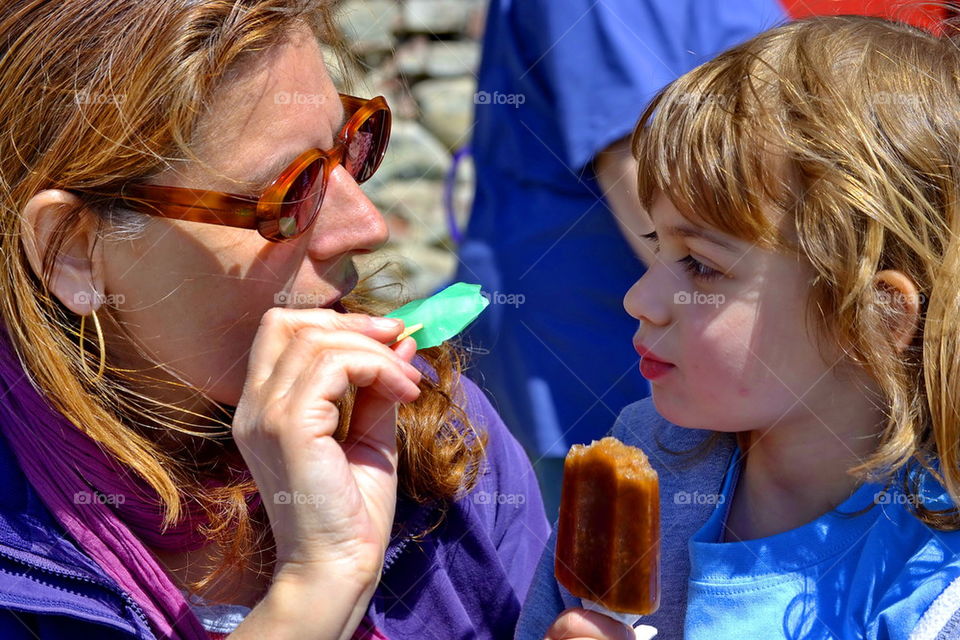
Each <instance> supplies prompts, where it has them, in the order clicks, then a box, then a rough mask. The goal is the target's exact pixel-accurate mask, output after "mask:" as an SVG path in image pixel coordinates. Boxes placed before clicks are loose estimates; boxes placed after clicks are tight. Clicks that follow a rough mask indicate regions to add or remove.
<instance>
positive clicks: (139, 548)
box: [0, 328, 256, 640]
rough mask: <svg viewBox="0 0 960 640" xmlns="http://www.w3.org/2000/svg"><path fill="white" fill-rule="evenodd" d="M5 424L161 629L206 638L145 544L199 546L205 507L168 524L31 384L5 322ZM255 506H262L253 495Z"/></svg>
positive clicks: (152, 500) (98, 554)
mask: <svg viewBox="0 0 960 640" xmlns="http://www.w3.org/2000/svg"><path fill="white" fill-rule="evenodd" d="M0 392H2V393H3V402H0V428H2V429H3V432H4V434H5V435H6V437H7V439H8V440H9V442H10V446H11V448H12V449H13V452H14V454H15V455H16V457H17V460H18V461H19V463H20V466H21V468H22V469H23V472H24V474H25V475H26V477H27V480H28V481H29V482H30V484H31V485H32V486H33V488H34V489H35V490H36V491H37V493H38V494H39V495H40V498H41V499H42V500H43V502H44V504H45V505H46V506H47V508H48V509H50V511H51V512H52V513H53V515H54V516H55V517H56V519H57V520H58V521H59V522H60V523H61V524H62V525H63V527H64V528H65V529H66V530H67V531H68V532H69V533H70V534H71V535H72V536H73V537H74V538H75V539H76V540H77V542H79V543H80V546H81V548H82V549H83V550H84V551H85V552H86V553H87V554H88V555H89V556H91V557H92V558H93V559H94V560H95V561H96V562H97V564H99V565H100V567H102V568H103V570H104V571H106V573H107V574H108V575H110V576H111V577H112V578H113V579H114V580H116V582H117V583H118V584H119V585H120V587H121V588H122V589H123V590H124V591H126V592H127V593H129V594H130V595H131V596H132V597H133V598H134V600H136V602H137V603H138V604H139V605H140V606H141V607H142V608H143V610H144V612H145V613H146V615H147V619H148V620H149V621H150V624H151V626H152V628H153V631H154V633H156V634H157V635H158V636H160V637H163V638H172V639H175V640H206V639H207V638H208V635H207V632H206V631H205V630H204V629H203V627H202V626H201V625H200V622H199V620H197V618H196V616H195V615H193V613H192V611H191V610H190V605H189V604H188V603H187V601H186V599H185V598H184V597H183V594H181V593H180V591H179V590H178V589H177V587H176V585H174V584H173V582H172V581H171V579H170V577H169V576H168V574H167V572H166V571H165V570H164V569H163V567H162V566H161V565H160V564H159V563H158V561H157V560H156V558H155V557H154V556H153V554H152V553H151V552H150V551H149V550H148V549H147V547H146V546H145V545H144V543H146V544H147V545H150V546H152V547H156V548H162V549H178V550H183V549H197V548H199V547H201V546H203V544H204V542H205V541H204V539H203V537H202V536H201V535H199V534H198V533H197V526H198V524H199V523H202V522H204V519H205V515H204V514H203V511H202V509H201V508H200V506H199V505H198V504H197V503H196V502H193V501H185V502H184V508H185V509H187V513H186V516H185V517H184V518H182V519H181V521H180V522H179V523H177V525H176V526H174V527H172V528H170V529H168V530H167V531H166V532H162V533H161V530H160V525H161V523H162V521H163V516H162V512H161V509H160V503H159V498H158V497H157V495H156V493H155V492H153V491H151V490H150V489H149V488H148V487H147V486H146V485H145V483H143V481H142V480H140V479H139V478H137V477H136V476H135V475H134V474H131V473H128V472H125V471H124V470H123V469H121V468H120V466H119V465H118V463H117V462H116V461H115V460H113V459H112V458H111V457H110V456H109V454H107V453H106V452H105V451H103V450H102V449H101V447H100V446H98V445H97V444H96V443H95V442H94V441H93V440H91V439H90V438H89V437H87V436H86V435H84V434H83V433H81V432H80V431H79V430H78V429H77V428H75V427H74V426H73V424H71V422H70V421H69V420H68V419H67V418H66V417H64V416H63V415H62V414H60V413H59V412H58V411H56V410H55V409H54V408H53V407H52V406H50V404H49V403H48V402H47V401H46V400H45V398H44V397H43V396H42V395H41V393H39V392H38V390H37V389H36V388H34V386H33V385H32V383H31V381H30V379H29V378H28V376H27V375H25V373H24V370H23V367H22V366H21V365H20V364H19V360H18V358H17V356H16V355H15V353H14V351H13V349H12V346H11V344H10V339H9V336H8V335H7V332H6V331H5V330H4V329H3V328H0ZM252 507H253V508H255V507H256V504H255V503H254V504H253V505H252Z"/></svg>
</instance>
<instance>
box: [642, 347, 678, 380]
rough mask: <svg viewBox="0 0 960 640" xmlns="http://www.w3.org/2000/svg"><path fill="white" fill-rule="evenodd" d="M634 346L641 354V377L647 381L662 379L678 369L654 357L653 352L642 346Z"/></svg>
mask: <svg viewBox="0 0 960 640" xmlns="http://www.w3.org/2000/svg"><path fill="white" fill-rule="evenodd" d="M633 346H634V348H635V349H636V350H637V353H639V354H640V375H642V376H643V377H644V378H646V379H647V380H656V379H658V378H661V377H663V376H665V375H666V374H668V373H670V371H672V370H673V369H675V368H676V367H675V365H673V364H670V363H669V362H666V361H664V360H660V359H659V358H657V357H656V356H654V354H653V352H652V351H650V350H649V349H647V348H646V347H644V346H643V345H642V344H640V343H637V342H635V343H634V344H633Z"/></svg>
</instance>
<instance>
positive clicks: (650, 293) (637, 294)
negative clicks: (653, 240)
mask: <svg viewBox="0 0 960 640" xmlns="http://www.w3.org/2000/svg"><path fill="white" fill-rule="evenodd" d="M668 271H669V270H668V269H667V268H665V267H664V266H663V265H658V263H656V262H654V263H653V264H651V265H650V267H648V268H647V270H646V272H644V274H643V275H642V276H641V277H640V279H639V280H637V281H636V282H634V283H633V286H632V287H630V290H629V291H627V294H626V295H625V296H624V297H623V308H624V309H625V310H626V311H627V313H629V314H630V315H631V316H632V317H634V318H636V319H637V320H640V321H641V322H647V323H649V324H653V325H658V326H664V325H666V324H668V323H669V322H670V309H671V305H670V304H669V302H670V294H669V289H670V287H669V283H670V282H676V279H675V278H674V277H673V276H672V274H669V273H667V272H668ZM674 288H675V287H674Z"/></svg>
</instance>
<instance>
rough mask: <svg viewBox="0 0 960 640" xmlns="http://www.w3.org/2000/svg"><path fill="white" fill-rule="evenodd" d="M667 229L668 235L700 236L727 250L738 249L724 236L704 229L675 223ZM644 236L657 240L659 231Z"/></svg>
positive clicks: (682, 236)
mask: <svg viewBox="0 0 960 640" xmlns="http://www.w3.org/2000/svg"><path fill="white" fill-rule="evenodd" d="M665 231H666V232H667V235H671V236H678V237H681V238H700V239H702V240H706V241H707V242H712V243H713V244H715V245H717V246H719V247H721V248H723V249H726V250H727V251H730V252H734V251H736V250H737V249H736V247H734V246H733V244H731V243H729V242H727V241H726V240H724V239H722V238H719V237H717V236H714V235H713V234H711V233H709V232H708V231H706V230H704V229H698V228H695V227H687V226H684V225H673V226H669V227H667V228H666V229H665ZM644 237H646V238H650V239H651V240H656V239H657V232H656V231H654V232H652V233H648V234H646V235H645V236H644Z"/></svg>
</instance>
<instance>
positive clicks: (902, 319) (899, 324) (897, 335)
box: [873, 269, 921, 352]
mask: <svg viewBox="0 0 960 640" xmlns="http://www.w3.org/2000/svg"><path fill="white" fill-rule="evenodd" d="M873 285H874V288H875V289H876V293H875V295H876V300H877V304H879V305H880V306H882V307H883V308H884V316H885V317H887V318H888V322H889V325H890V327H889V328H890V331H891V332H892V333H893V336H892V337H893V341H894V344H895V345H896V346H897V351H898V352H903V350H904V349H906V348H907V347H908V346H910V343H911V342H913V337H914V336H915V335H916V333H917V326H918V325H919V323H920V296H921V294H920V292H919V291H918V290H917V286H916V285H915V284H914V283H913V280H911V279H910V277H909V276H907V275H906V274H905V273H903V272H902V271H897V270H895V269H884V270H883V271H878V272H877V274H876V275H875V276H874V278H873Z"/></svg>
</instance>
